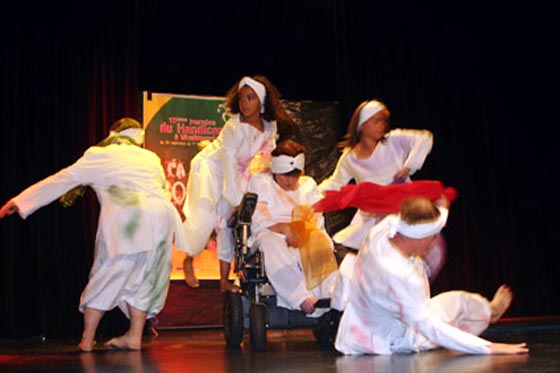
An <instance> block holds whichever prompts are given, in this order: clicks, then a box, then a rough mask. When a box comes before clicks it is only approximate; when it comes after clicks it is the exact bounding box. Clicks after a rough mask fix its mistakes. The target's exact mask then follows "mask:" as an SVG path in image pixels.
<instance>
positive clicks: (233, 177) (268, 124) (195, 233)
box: [183, 75, 288, 291]
mask: <svg viewBox="0 0 560 373" xmlns="http://www.w3.org/2000/svg"><path fill="white" fill-rule="evenodd" d="M225 105H226V107H227V108H228V111H229V112H230V113H232V114H234V116H233V118H231V119H230V120H229V121H228V122H227V123H226V124H225V125H224V128H223V129H222V131H221V132H220V134H219V135H218V137H217V138H216V139H215V140H214V141H212V143H210V144H209V145H207V146H206V147H204V149H202V150H201V151H200V152H199V153H197V154H196V155H195V157H194V158H193V159H192V161H191V168H190V172H189V180H188V185H187V197H186V201H185V206H184V208H183V209H184V213H185V216H186V220H185V222H184V226H185V230H186V234H187V237H188V243H189V244H188V247H185V248H183V249H184V250H185V251H186V253H187V256H186V258H185V260H184V263H183V264H184V272H185V281H186V283H187V284H188V285H189V286H192V287H197V286H198V285H199V283H198V280H197V278H196V276H195V273H194V269H193V257H196V256H197V255H198V254H200V252H201V251H202V250H203V249H204V247H206V244H207V242H208V239H209V238H210V235H211V234H212V232H213V231H216V234H217V244H218V256H219V259H220V285H221V290H222V291H225V290H229V291H238V290H239V289H238V288H237V287H236V286H235V285H233V284H232V283H231V282H230V281H229V280H228V275H229V268H230V262H231V261H232V260H233V254H234V253H233V250H234V249H233V248H234V244H233V237H232V233H231V230H230V229H229V228H227V219H228V218H229V217H230V215H231V213H232V211H233V209H234V208H235V207H236V206H238V205H239V203H241V199H242V197H243V194H244V193H245V192H246V191H247V184H248V181H249V175H250V174H251V173H258V172H262V171H263V170H265V169H266V167H268V163H269V161H270V152H271V151H272V150H273V149H274V147H275V146H276V142H275V138H276V136H277V127H276V121H277V120H282V121H287V119H286V118H288V117H287V114H285V112H284V110H283V109H282V106H281V104H280V93H279V92H278V90H277V89H276V87H274V85H273V84H272V83H271V82H270V81H269V80H268V79H267V78H266V77H264V76H260V75H259V76H253V77H243V78H242V79H240V80H239V82H237V83H235V84H234V86H233V87H232V88H231V89H230V90H229V92H228V93H227V95H226V103H225Z"/></svg>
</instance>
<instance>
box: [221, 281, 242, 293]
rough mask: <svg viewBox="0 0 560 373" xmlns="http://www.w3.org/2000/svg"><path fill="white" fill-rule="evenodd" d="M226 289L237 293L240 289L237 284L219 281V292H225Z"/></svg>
mask: <svg viewBox="0 0 560 373" xmlns="http://www.w3.org/2000/svg"><path fill="white" fill-rule="evenodd" d="M226 291H231V292H232V293H239V292H240V291H241V289H240V288H239V286H237V285H234V284H233V283H231V282H230V281H228V280H226V281H220V293H225V292H226Z"/></svg>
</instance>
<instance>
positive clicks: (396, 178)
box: [393, 166, 410, 184]
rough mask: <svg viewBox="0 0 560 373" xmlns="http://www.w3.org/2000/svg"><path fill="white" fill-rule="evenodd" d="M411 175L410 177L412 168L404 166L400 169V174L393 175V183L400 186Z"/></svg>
mask: <svg viewBox="0 0 560 373" xmlns="http://www.w3.org/2000/svg"><path fill="white" fill-rule="evenodd" d="M409 175H410V168H408V167H406V166H404V167H403V168H401V169H400V171H399V172H397V173H396V174H395V175H393V183H396V184H400V183H402V182H404V181H405V180H406V179H407V178H408V176H409Z"/></svg>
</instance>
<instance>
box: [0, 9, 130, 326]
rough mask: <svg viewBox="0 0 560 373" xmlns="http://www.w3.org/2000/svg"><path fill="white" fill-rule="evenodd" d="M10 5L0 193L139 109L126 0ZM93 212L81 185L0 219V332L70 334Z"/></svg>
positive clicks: (72, 155) (52, 167)
mask: <svg viewBox="0 0 560 373" xmlns="http://www.w3.org/2000/svg"><path fill="white" fill-rule="evenodd" d="M16 7H17V8H18V9H16V10H17V11H15V12H14V13H13V15H12V16H8V14H4V16H5V17H3V18H8V17H13V18H11V19H6V21H7V23H4V24H3V28H2V31H3V32H2V35H3V46H2V61H1V62H0V63H1V66H2V77H1V80H2V88H3V91H2V110H1V118H2V120H1V123H2V136H1V137H0V141H1V144H2V146H1V149H0V152H1V156H0V164H1V173H2V190H1V192H0V199H1V200H2V203H4V202H5V201H7V200H8V199H9V198H10V197H12V196H14V195H16V194H17V193H19V192H20V191H21V190H23V189H24V188H25V187H27V186H29V185H31V184H32V183H34V182H37V181H39V180H40V179H42V178H44V177H46V176H48V175H50V174H52V173H54V172H56V171H58V170H59V169H61V168H63V167H65V166H67V165H70V164H71V163H73V162H74V161H75V160H77V159H78V158H79V157H80V156H81V154H82V153H83V152H84V151H85V150H86V148H87V147H88V146H91V145H93V144H95V143H97V142H98V141H99V140H101V139H102V138H103V137H105V136H106V135H107V134H108V131H107V129H108V126H109V125H110V124H111V123H112V122H113V121H114V120H116V119H118V118H119V117H121V116H125V115H127V116H133V117H137V116H138V114H139V108H138V93H137V85H138V83H137V76H138V40H139V36H138V30H139V29H138V23H137V22H138V19H137V8H136V6H135V3H134V2H132V1H127V2H125V1H123V2H115V3H110V4H109V2H107V4H103V2H98V1H87V2H75V3H70V2H68V3H67V4H60V3H48V4H47V3H34V4H24V3H22V4H20V5H16ZM97 216H98V204H97V201H96V199H95V196H94V195H93V193H91V192H89V193H88V194H87V195H86V197H85V198H83V199H81V200H79V201H78V202H77V204H76V206H74V207H72V208H67V209H64V208H62V207H61V206H60V205H58V204H57V203H53V204H51V205H49V206H46V207H44V208H42V209H40V210H39V211H37V212H36V213H35V214H33V215H31V216H30V217H29V218H28V219H27V220H25V221H23V220H21V219H20V218H19V217H10V218H6V219H3V220H2V221H0V231H1V234H0V235H1V249H0V258H1V259H0V282H1V285H0V320H1V321H0V336H4V337H7V336H33V335H46V336H57V335H79V332H80V330H81V315H80V313H79V312H78V310H77V305H78V300H79V297H80V293H81V291H82V289H83V287H84V285H85V284H86V282H87V277H88V272H89V268H90V266H91V263H92V255H93V245H94V241H95V230H96V228H97Z"/></svg>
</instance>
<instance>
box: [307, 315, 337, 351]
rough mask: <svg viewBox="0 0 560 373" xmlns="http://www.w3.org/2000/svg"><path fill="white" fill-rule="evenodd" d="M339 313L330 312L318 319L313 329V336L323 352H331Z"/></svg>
mask: <svg viewBox="0 0 560 373" xmlns="http://www.w3.org/2000/svg"><path fill="white" fill-rule="evenodd" d="M340 316H341V313H340V312H339V311H337V310H330V311H329V312H327V313H325V314H324V315H323V316H321V317H320V318H319V321H318V324H317V325H315V326H314V327H313V329H312V330H313V336H315V339H316V340H317V343H319V346H320V347H321V349H323V350H332V349H333V348H334V341H335V339H336V332H337V330H338V324H339V322H340Z"/></svg>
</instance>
